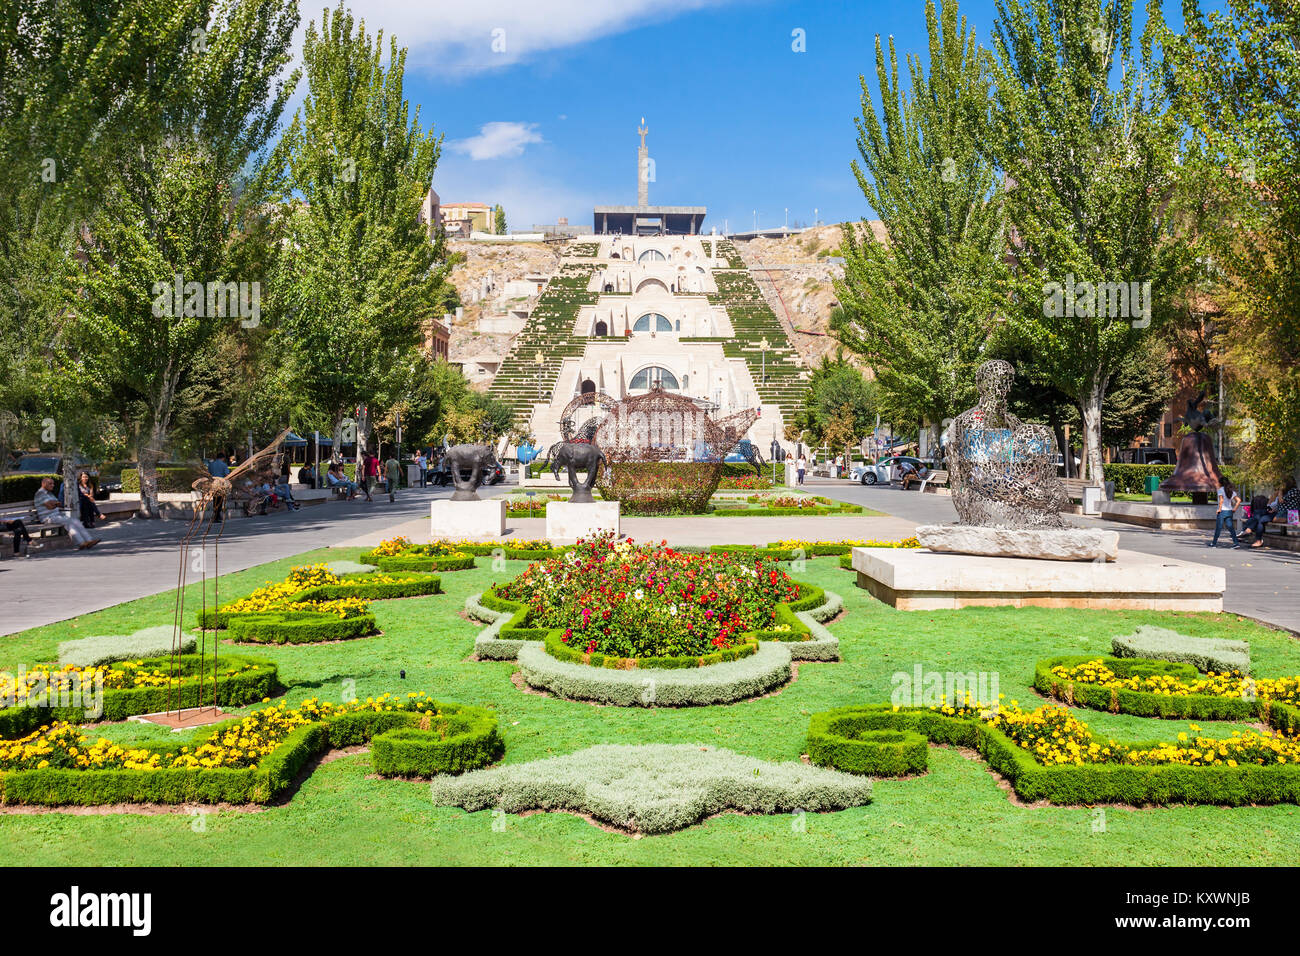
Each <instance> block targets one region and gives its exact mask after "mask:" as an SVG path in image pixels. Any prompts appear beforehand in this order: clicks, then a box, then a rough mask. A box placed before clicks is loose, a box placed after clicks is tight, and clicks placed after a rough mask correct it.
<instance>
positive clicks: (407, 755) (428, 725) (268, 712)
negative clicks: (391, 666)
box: [0, 693, 504, 805]
mask: <svg viewBox="0 0 1300 956" xmlns="http://www.w3.org/2000/svg"><path fill="white" fill-rule="evenodd" d="M398 731H400V733H398ZM381 738H383V739H382V741H381ZM372 740H373V741H374V742H375V744H376V747H377V749H378V751H379V752H380V753H382V756H377V757H375V758H374V759H375V764H376V769H377V770H378V771H379V772H380V773H381V774H384V775H390V776H428V775H431V774H436V773H460V772H462V771H465V770H469V769H473V768H476V767H483V766H486V765H487V764H489V763H492V762H493V761H495V760H496V759H498V758H499V757H500V756H501V754H502V752H503V751H504V745H503V743H502V741H501V738H500V735H499V734H498V732H497V721H496V716H495V714H493V713H492V712H491V711H488V710H483V709H481V708H477V707H468V706H464V705H460V704H450V703H440V702H438V701H435V700H433V699H432V698H430V697H429V696H428V695H427V694H423V693H411V694H408V695H407V696H406V697H404V698H401V697H397V698H395V697H392V696H391V695H388V694H385V695H383V696H382V697H379V698H369V699H367V700H366V701H365V702H364V703H363V702H360V701H358V702H354V703H351V704H331V703H322V702H320V701H318V700H316V699H315V698H313V699H310V700H307V701H304V702H303V703H301V704H299V705H298V706H297V707H293V708H290V707H286V706H283V705H273V706H271V707H267V708H263V709H261V710H258V711H254V712H253V713H251V714H248V715H247V716H244V717H237V718H234V719H232V720H230V721H226V722H223V723H221V724H216V725H214V726H212V727H210V728H207V729H206V730H205V731H202V732H200V734H199V735H198V736H197V737H196V738H195V740H194V742H193V744H192V745H188V746H180V747H177V746H168V745H165V744H163V743H159V744H150V745H145V746H138V747H122V746H120V745H118V744H114V743H112V742H111V741H108V740H104V739H102V738H101V739H98V740H91V739H90V738H89V737H87V736H86V735H85V734H84V733H82V732H81V731H80V730H78V729H77V728H76V727H74V726H72V725H70V724H68V723H64V722H54V723H51V724H49V725H47V726H44V727H42V728H41V729H40V730H37V731H36V732H34V733H31V734H28V735H26V736H25V737H23V738H21V739H18V740H8V741H4V742H0V800H3V801H4V802H7V803H30V804H47V805H60V804H82V805H100V804H117V803H142V802H143V803H189V802H197V803H223V802H228V803H266V802H269V801H271V800H273V799H275V798H276V797H277V796H278V795H279V794H281V793H283V792H284V791H285V790H286V789H287V788H288V787H289V786H290V785H291V784H292V782H293V780H294V777H295V776H296V775H297V773H298V771H299V770H301V769H302V768H303V767H304V766H305V765H306V764H307V762H308V761H309V760H310V759H311V758H312V757H314V756H316V755H318V754H320V753H322V752H324V751H325V750H328V749H331V748H337V747H348V746H354V745H357V744H361V743H365V742H366V741H372Z"/></svg>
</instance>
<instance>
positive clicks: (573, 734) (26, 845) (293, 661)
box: [0, 549, 1300, 866]
mask: <svg viewBox="0 0 1300 956" xmlns="http://www.w3.org/2000/svg"><path fill="white" fill-rule="evenodd" d="M357 553H359V549H334V550H329V551H316V552H310V553H308V554H304V555H299V556H298V557H296V558H293V559H289V560H284V561H277V562H273V563H271V564H267V565H263V566H261V567H258V568H255V569H252V570H250V571H245V572H240V573H238V574H232V575H229V576H227V577H226V578H223V588H222V597H223V600H228V599H231V598H234V597H236V596H238V595H241V594H245V593H247V592H249V591H251V590H252V589H253V588H254V587H256V586H258V585H260V584H262V583H264V582H265V581H267V580H271V579H274V580H279V579H280V578H282V577H283V576H284V574H285V573H286V572H287V571H288V570H289V568H290V567H292V566H293V565H296V564H303V563H308V562H310V561H312V560H327V559H338V558H355V557H356V554H357ZM479 564H480V565H481V567H479V568H477V569H475V570H472V571H460V572H454V573H447V574H444V575H443V586H444V589H445V591H446V593H444V594H440V595H433V596H429V597H422V598H411V599H406V600H397V601H382V602H376V603H375V605H374V610H375V613H376V616H377V618H378V623H379V626H380V628H381V629H382V631H383V633H382V635H380V636H377V637H371V638H365V639H361V640H356V641H350V642H345V643H341V644H332V645H322V646H316V647H312V646H304V647H282V648H249V649H242V652H243V653H250V654H254V655H257V656H262V657H267V658H271V659H273V660H275V661H276V662H277V663H278V664H279V667H280V674H281V678H282V680H283V681H284V682H285V683H286V684H288V685H289V689H288V692H287V699H288V700H289V701H291V702H296V701H298V700H301V699H303V698H305V697H309V696H318V697H321V698H322V699H329V700H335V701H338V700H340V699H341V698H342V694H343V688H344V681H345V680H352V681H355V688H356V693H357V694H358V696H360V697H361V698H362V699H364V698H365V697H367V696H371V695H378V694H381V693H383V692H385V691H400V692H405V691H408V690H424V691H428V692H430V693H432V694H434V695H435V696H437V697H438V698H440V699H445V700H452V701H458V702H462V703H468V704H478V705H483V706H488V707H493V708H495V709H496V710H497V712H498V714H499V716H500V721H501V730H502V733H503V735H504V737H505V741H506V747H507V751H506V757H505V759H506V761H507V762H516V761H525V760H533V759H537V758H539V757H544V756H547V755H552V754H563V753H569V752H572V751H575V750H578V749H580V748H583V747H586V746H589V745H591V744H596V743H642V742H664V743H700V744H709V745H717V746H723V747H728V748H730V749H732V750H735V751H738V752H741V753H746V754H751V755H753V756H756V757H760V758H763V759H768V760H797V759H799V755H800V753H801V752H802V749H803V740H804V734H805V732H806V730H807V725H808V715H809V714H811V713H812V712H814V711H817V710H823V709H826V708H829V707H834V706H840V705H845V704H854V703H866V702H874V701H887V700H888V699H889V695H890V692H891V687H892V685H891V680H890V678H891V675H892V674H894V673H895V672H898V671H903V672H907V673H909V674H910V673H911V671H912V669H913V667H914V665H916V664H918V663H919V664H921V665H922V667H923V668H925V669H926V670H937V671H961V672H967V671H989V672H992V671H996V672H998V674H999V680H1000V689H1001V690H1002V692H1003V693H1005V694H1006V696H1007V699H1008V700H1010V699H1012V698H1016V699H1018V700H1019V701H1020V703H1021V705H1022V706H1030V705H1033V704H1034V702H1035V700H1036V695H1035V693H1034V691H1033V690H1032V689H1031V681H1032V676H1033V665H1034V661H1035V660H1036V659H1037V658H1039V657H1045V656H1048V655H1051V654H1059V653H1087V652H1097V653H1099V654H1102V653H1108V652H1109V649H1110V638H1111V636H1112V635H1114V634H1117V633H1124V632H1127V631H1128V630H1131V629H1132V627H1133V626H1134V625H1136V624H1142V623H1149V624H1156V623H1158V624H1162V625H1165V626H1170V627H1176V628H1177V629H1179V630H1181V631H1183V632H1184V633H1188V634H1194V635H1200V636H1209V635H1219V636H1224V637H1230V638H1238V639H1247V640H1249V641H1250V642H1251V651H1252V658H1253V661H1254V665H1255V672H1256V673H1257V674H1259V675H1265V676H1276V675H1281V674H1294V673H1300V644H1298V643H1297V642H1296V641H1295V639H1294V638H1291V637H1289V636H1287V635H1286V634H1284V633H1280V632H1275V631H1271V630H1269V629H1267V628H1265V627H1263V626H1261V625H1258V624H1255V623H1253V622H1251V621H1247V620H1243V619H1239V618H1236V617H1234V616H1232V615H1208V614H1170V613H1154V612H1118V611H1072V610H1048V609H1038V608H1026V609H1010V608H981V609H966V610H961V611H934V612H917V611H914V612H899V611H894V610H893V609H891V608H889V607H886V606H885V605H882V604H880V603H879V602H877V601H875V600H873V599H872V598H871V597H870V596H869V595H867V593H866V592H865V591H862V590H860V589H858V588H856V587H855V586H854V585H853V576H852V574H851V573H849V572H846V571H843V570H841V569H840V568H839V567H838V559H837V558H833V557H831V558H820V559H816V560H813V561H809V562H808V569H807V571H806V572H804V573H802V574H800V575H799V577H800V578H802V579H804V580H808V581H812V582H815V583H817V584H821V585H823V586H826V587H830V588H832V589H833V590H835V591H837V592H838V593H840V594H841V595H843V596H844V599H845V604H846V608H847V611H848V613H847V615H846V616H844V617H843V618H841V619H840V620H839V621H838V622H836V623H835V624H833V625H832V630H833V631H834V632H835V633H836V634H837V635H838V636H839V638H840V641H841V652H842V655H843V658H844V659H843V660H842V661H841V662H839V663H833V664H820V663H805V664H802V665H800V668H799V678H798V680H797V681H795V682H794V683H793V684H791V685H789V686H787V687H786V688H785V689H784V690H783V691H782V692H780V693H779V694H777V695H775V696H773V697H768V698H765V699H761V700H755V701H748V702H745V703H740V704H734V705H730V706H720V707H706V708H690V709H683V710H644V709H639V708H627V709H623V708H617V707H604V708H601V707H594V706H591V705H589V704H584V703H576V702H570V701H563V700H554V699H550V698H545V697H541V696H538V695H534V694H524V693H522V692H520V691H519V690H517V689H516V688H515V687H514V686H513V685H512V683H511V681H510V676H511V673H512V671H513V669H514V664H513V663H510V662H502V663H487V662H485V663H474V662H471V661H467V660H466V657H467V656H468V655H469V654H470V653H471V651H472V647H473V640H474V634H475V633H476V630H477V628H476V626H475V625H474V624H472V623H471V622H469V621H467V620H465V619H464V618H463V617H461V614H460V610H461V606H462V603H463V601H464V599H465V597H466V595H468V594H470V593H472V592H475V591H479V590H482V589H483V588H485V587H486V586H488V585H490V584H492V583H494V582H500V581H504V580H508V579H509V578H511V577H513V576H514V575H515V574H517V573H518V572H519V571H521V570H522V569H523V568H524V567H525V564H524V562H519V561H510V562H506V565H507V566H506V570H505V571H497V572H493V571H492V570H491V569H490V565H491V561H490V559H482V558H481V559H479ZM170 620H171V596H170V595H169V594H161V595H155V596H153V597H148V598H142V599H140V600H138V601H132V602H129V603H126V604H122V605H118V606H117V607H113V608H109V609H107V610H104V611H101V612H97V613H95V614H89V615H86V616H84V617H80V618H76V619H74V620H72V621H67V622H64V623H60V624H55V625H50V626H48V627H42V628H37V629H33V630H30V631H25V632H23V633H21V634H17V635H13V636H10V637H5V638H2V639H0V669H4V670H8V671H11V672H12V671H15V670H17V669H18V668H20V667H22V666H24V665H31V664H34V663H37V662H40V661H48V660H51V659H53V658H54V656H55V649H56V646H57V644H58V642H59V641H61V640H67V639H69V638H72V637H78V636H85V635H89V634H105V633H108V634H111V633H122V632H123V631H129V630H132V629H135V628H138V627H144V626H147V625H153V624H160V623H167V622H169V621H170ZM403 668H404V669H405V670H406V674H407V677H406V680H404V681H403V680H400V679H399V677H398V671H399V669H403ZM1077 713H1078V715H1079V716H1080V717H1081V718H1082V719H1083V720H1085V721H1086V722H1088V723H1089V724H1090V725H1091V726H1092V727H1093V728H1094V729H1096V730H1098V731H1100V732H1102V733H1106V734H1110V735H1113V736H1115V737H1117V738H1129V739H1139V738H1140V739H1154V738H1165V739H1168V738H1172V737H1173V736H1174V735H1175V734H1176V733H1177V732H1178V731H1179V730H1185V729H1186V725H1185V724H1184V723H1183V722H1179V721H1158V720H1152V719H1143V718H1133V717H1124V716H1117V715H1111V714H1104V713H1099V712H1096V711H1089V710H1079V711H1077ZM1201 726H1202V727H1204V728H1205V730H1206V731H1207V732H1212V731H1216V730H1224V729H1229V728H1233V727H1235V726H1237V725H1233V724H1213V723H1209V722H1204V723H1202V725H1201ZM98 732H99V733H102V734H103V736H109V737H112V738H114V739H118V740H127V739H141V738H142V737H153V738H155V739H157V738H159V737H167V736H170V735H169V734H168V733H167V732H166V731H163V730H161V729H144V728H141V727H139V726H138V725H118V726H114V727H104V728H102V729H101V730H99V731H98ZM793 823H794V820H793V818H792V817H790V816H788V815H783V816H772V817H748V816H738V815H724V816H721V817H717V818H714V819H711V820H708V821H706V822H704V823H703V824H700V825H698V826H695V827H692V828H690V829H687V830H684V831H681V832H678V833H675V834H671V835H667V836H657V837H646V838H643V839H639V840H637V839H632V838H631V837H628V836H625V835H622V834H617V833H609V832H605V831H602V830H599V829H597V828H595V827H593V826H591V825H590V824H588V823H586V822H585V821H583V820H581V819H579V818H577V817H574V816H570V815H567V814H534V815H530V816H526V817H510V818H508V819H507V820H506V826H505V828H504V829H503V830H494V829H493V826H492V824H493V820H492V815H491V813H488V812H480V813H475V814H467V813H465V812H464V811H462V810H459V809H454V808H442V807H435V806H432V805H431V802H430V799H429V792H428V786H427V785H426V784H421V783H418V782H406V781H393V780H380V779H375V778H373V777H372V772H371V767H370V758H369V756H368V755H366V754H364V753H363V754H355V755H349V756H342V757H339V758H338V759H336V760H333V761H331V762H329V763H326V764H323V765H321V766H319V767H318V768H317V769H316V770H315V772H314V773H313V774H312V775H311V776H310V777H309V778H308V779H307V780H306V781H305V782H304V784H303V785H302V787H301V789H300V790H299V791H298V792H297V793H295V794H294V795H293V796H292V798H291V799H289V800H288V802H287V803H285V804H283V805H279V806H272V807H268V808H266V809H264V810H261V811H259V812H238V811H214V812H210V813H208V814H206V816H205V817H204V818H203V826H202V827H198V826H197V825H196V824H195V818H194V817H193V816H192V815H189V814H187V813H185V812H181V813H163V814H156V815H134V814H102V815H73V814H67V813H60V812H45V813H35V814H29V813H21V814H19V813H14V814H4V813H0V833H2V834H3V837H4V842H5V845H6V846H7V847H8V848H9V850H8V852H6V853H5V854H4V856H3V858H2V859H3V862H5V863H9V864H19V865H40V864H62V865H87V864H91V865H96V864H97V865H122V864H155V865H159V864H161V865H168V864H186V865H207V864H218V865H220V864H234V865H239V864H246V865H247V864H252V865H268V864H313V865H356V864H376V865H378V864H439V863H442V864H449V863H450V864H454V863H468V864H532V863H550V864H580V863H596V864H615V865H617V864H637V863H645V864H673V863H679V864H700V865H717V864H741V863H758V864H764V865H770V864H786V863H789V864H830V865H845V864H863V863H865V864H886V863H889V864H894V863H897V864H934V865H951V864H994V865H1022V864H1095V865H1116V864H1129V865H1156V864H1197V865H1218V866H1222V865H1258V866H1276V865H1286V864H1296V863H1300V807H1295V806H1275V807H1243V808H1234V809H1227V808H1216V807H1190V808H1189V807H1169V808H1151V809H1132V808H1126V807H1107V808H1106V809H1105V828H1104V831H1101V832H1097V831H1095V829H1094V827H1095V824H1096V817H1095V816H1094V812H1093V811H1092V810H1090V809H1088V808H1079V809H1066V808H1053V807H1041V808H1040V807H1023V806H1017V805H1015V804H1013V803H1012V802H1011V801H1010V800H1009V799H1008V798H1007V794H1006V793H1005V792H1004V791H1003V790H1002V789H1000V788H999V786H998V782H997V780H996V778H995V777H993V776H992V775H991V774H990V773H989V772H988V770H987V769H986V767H985V765H984V763H983V762H981V761H979V760H978V759H968V758H967V757H964V756H962V755H961V754H960V753H958V752H956V751H954V750H948V749H943V748H936V747H932V748H931V749H930V772H929V773H928V774H927V775H925V776H922V777H918V778H915V779H911V780H888V781H881V782H878V783H877V784H876V787H875V802H874V803H873V804H872V805H870V806H867V807H862V808H857V809H852V810H846V811H842V812H838V813H832V814H809V815H808V816H807V818H806V821H805V824H806V827H805V829H804V830H803V831H802V832H801V831H800V830H799V828H798V827H796V826H794V825H793ZM196 829H197V830H198V832H196Z"/></svg>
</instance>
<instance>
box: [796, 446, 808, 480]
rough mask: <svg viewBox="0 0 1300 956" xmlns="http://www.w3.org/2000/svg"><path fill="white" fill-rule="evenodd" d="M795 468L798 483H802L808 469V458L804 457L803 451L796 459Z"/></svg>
mask: <svg viewBox="0 0 1300 956" xmlns="http://www.w3.org/2000/svg"><path fill="white" fill-rule="evenodd" d="M794 470H795V472H796V473H797V474H798V479H797V481H796V484H800V485H802V484H803V476H804V472H805V471H807V470H808V460H807V459H806V458H804V456H803V453H802V452H800V453H799V457H798V458H797V459H796V460H795V463H794Z"/></svg>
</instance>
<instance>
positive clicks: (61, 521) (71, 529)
mask: <svg viewBox="0 0 1300 956" xmlns="http://www.w3.org/2000/svg"><path fill="white" fill-rule="evenodd" d="M32 504H33V505H34V506H35V507H36V514H37V516H38V517H39V518H40V521H41V524H54V525H61V526H62V527H63V528H65V529H67V532H68V536H69V537H71V538H72V540H73V541H74V542H75V543H76V545H77V550H78V551H84V550H86V548H93V547H94V546H95V545H97V544H99V540H100V539H99V538H92V537H91V535H90V532H89V531H87V530H86V526H85V525H83V524H82V523H81V522H80V521H78V520H77V519H76V518H74V517H72V515H65V514H64V513H63V512H62V511H60V510H59V496H58V495H56V494H55V493H54V479H53V478H51V477H49V476H48V475H47V476H46V477H44V478H42V479H41V487H40V490H39V491H37V492H36V497H35V498H34V499H33V500H32Z"/></svg>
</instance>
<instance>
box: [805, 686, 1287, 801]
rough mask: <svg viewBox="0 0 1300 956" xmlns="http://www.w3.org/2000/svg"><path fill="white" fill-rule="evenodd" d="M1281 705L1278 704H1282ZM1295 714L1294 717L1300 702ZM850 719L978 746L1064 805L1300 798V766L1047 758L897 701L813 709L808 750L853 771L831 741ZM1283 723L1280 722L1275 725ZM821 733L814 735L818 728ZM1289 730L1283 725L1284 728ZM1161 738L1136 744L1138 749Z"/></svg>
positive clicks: (1009, 774)
mask: <svg viewBox="0 0 1300 956" xmlns="http://www.w3.org/2000/svg"><path fill="white" fill-rule="evenodd" d="M1274 709H1275V710H1277V709H1278V708H1276V707H1275V708H1274ZM1285 709H1286V710H1289V711H1291V715H1290V717H1289V718H1288V719H1289V721H1290V722H1292V723H1294V718H1295V715H1296V712H1295V709H1294V708H1285ZM843 718H853V726H854V727H856V728H859V729H860V730H904V731H914V732H916V733H918V734H921V735H922V736H924V737H926V738H927V739H928V740H930V741H931V742H932V743H936V744H948V745H951V746H957V747H970V748H972V749H974V750H976V751H978V752H979V753H980V755H981V756H982V757H983V758H984V759H985V760H986V761H988V764H989V766H990V767H991V768H992V769H993V770H994V771H996V772H997V773H999V774H1001V775H1002V776H1003V777H1005V778H1006V779H1007V780H1008V781H1009V782H1010V783H1011V786H1012V789H1014V790H1015V792H1016V794H1017V795H1018V796H1019V797H1021V799H1024V800H1029V801H1035V800H1046V801H1047V802H1048V803H1053V804H1057V805H1079V804H1096V803H1124V804H1129V805H1132V806H1144V805H1146V804H1171V803H1188V804H1213V805H1218V806H1247V805H1250V804H1274V803H1300V766H1295V765H1291V764H1285V765H1280V766H1267V767H1264V766H1259V765H1256V764H1245V765H1239V766H1236V767H1229V766H1212V767H1191V766H1186V765H1182V764H1170V765H1166V766H1150V765H1138V764H1084V765H1082V766H1079V765H1076V764H1053V765H1050V766H1049V765H1045V764H1040V763H1039V762H1038V761H1037V760H1035V759H1034V758H1033V757H1032V756H1031V755H1030V753H1029V752H1028V751H1027V750H1025V749H1023V748H1021V747H1019V746H1017V745H1016V744H1015V742H1014V741H1012V740H1011V738H1009V737H1007V736H1006V735H1005V734H1003V733H1002V732H1001V731H999V730H997V729H995V728H993V727H989V726H988V725H987V724H985V723H983V722H982V721H979V720H976V719H972V718H967V717H952V716H947V715H945V714H942V713H940V712H938V711H936V710H898V711H895V710H894V709H893V708H892V707H891V706H890V705H889V704H874V705H866V706H862V707H841V708H837V709H835V710H830V711H823V712H821V713H817V714H813V716H812V718H811V720H810V721H809V739H808V757H809V759H810V760H811V761H812V762H813V763H814V764H817V765H819V766H829V767H836V768H837V769H844V770H846V771H848V772H850V773H852V772H856V771H854V770H853V769H852V767H851V766H849V765H845V766H843V767H840V765H839V764H838V763H837V761H838V760H841V759H844V760H846V761H847V763H848V764H851V763H852V761H853V760H854V756H853V750H852V748H848V747H845V746H844V745H842V744H834V742H831V743H828V742H826V734H825V729H826V728H827V727H828V726H835V725H836V722H837V721H839V720H841V719H843ZM1274 726H1278V724H1274ZM814 729H816V730H817V731H818V734H817V735H816V739H814V734H813V730H814ZM1279 729H1281V727H1279ZM1157 743H1159V742H1158V741H1152V742H1150V743H1146V742H1142V743H1133V744H1131V745H1130V746H1133V747H1138V748H1149V747H1154V746H1156V745H1157Z"/></svg>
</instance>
